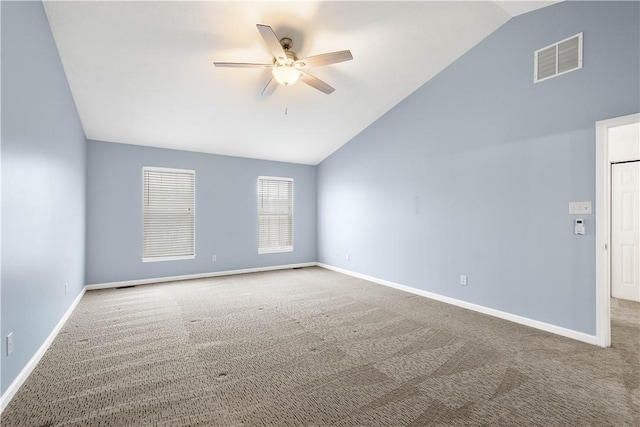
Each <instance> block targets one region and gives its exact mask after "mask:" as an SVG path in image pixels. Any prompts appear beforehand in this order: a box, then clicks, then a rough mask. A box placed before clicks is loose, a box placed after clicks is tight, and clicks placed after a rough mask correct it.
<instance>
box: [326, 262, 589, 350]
mask: <svg viewBox="0 0 640 427" xmlns="http://www.w3.org/2000/svg"><path fill="white" fill-rule="evenodd" d="M318 266H319V267H322V268H326V269H328V270H333V271H336V272H338V273H342V274H346V275H349V276H353V277H357V278H359V279H364V280H368V281H370V282H374V283H377V284H379V285H383V286H389V287H391V288H395V289H399V290H401V291H405V292H409V293H412V294H415V295H420V296H423V297H427V298H430V299H433V300H436V301H440V302H444V303H447V304H451V305H455V306H457V307H462V308H466V309H467V310H473V311H477V312H478V313H482V314H488V315H489V316H494V317H498V318H500V319H504V320H508V321H510V322H514V323H519V324H521V325H525V326H529V327H532V328H536V329H540V330H543V331H546V332H551V333H552V334H556V335H561V336H563V337H567V338H572V339H574V340H578V341H583V342H586V343H588V344H596V337H595V336H594V335H589V334H585V333H583V332H578V331H574V330H572V329H567V328H563V327H561V326H556V325H552V324H550V323H545V322H540V321H538V320H533V319H529V318H527V317H522V316H518V315H516V314H512V313H507V312H504V311H500V310H496V309H493V308H489V307H485V306H482V305H478V304H473V303H470V302H466V301H462V300H458V299H455V298H451V297H446V296H443V295H439V294H434V293H432V292H428V291H424V290H422V289H416V288H412V287H411V286H406V285H401V284H398V283H394V282H391V281H388V280H384V279H378V278H377V277H372V276H367V275H365V274H360V273H355V272H353V271H349V270H345V269H342V268H338V267H333V266H331V265H327V264H323V263H318Z"/></svg>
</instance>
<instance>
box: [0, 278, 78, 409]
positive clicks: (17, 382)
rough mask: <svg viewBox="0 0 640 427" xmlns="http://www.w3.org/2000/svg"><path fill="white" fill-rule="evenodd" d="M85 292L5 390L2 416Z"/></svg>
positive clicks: (72, 304) (2, 400)
mask: <svg viewBox="0 0 640 427" xmlns="http://www.w3.org/2000/svg"><path fill="white" fill-rule="evenodd" d="M85 290H86V287H83V288H82V290H81V291H80V293H79V294H78V296H77V297H76V299H75V300H73V302H72V303H71V306H69V308H68V309H67V311H66V312H65V313H64V315H63V316H62V318H61V319H60V321H58V324H57V325H56V326H55V328H53V330H52V331H51V333H50V334H49V336H48V337H47V339H46V340H45V341H44V342H43V343H42V345H41V346H40V348H39V349H38V351H36V352H35V354H34V355H33V356H32V357H31V359H30V360H29V362H27V364H26V365H25V366H24V368H22V371H20V373H19V374H18V376H17V377H16V378H15V379H14V380H13V382H12V383H11V384H10V385H9V387H7V389H6V390H5V392H4V394H3V395H2V396H1V397H0V414H2V411H4V409H5V408H6V407H7V405H8V404H9V402H10V401H11V399H13V396H15V394H16V392H17V391H18V390H19V389H20V387H21V386H22V384H24V382H25V381H26V379H27V378H28V377H29V375H31V372H33V369H34V368H35V367H36V365H37V364H38V362H40V359H42V356H44V353H45V352H46V351H47V349H48V348H49V346H50V345H51V343H52V342H53V340H54V339H55V338H56V337H57V336H58V333H59V332H60V330H61V329H62V327H63V326H64V324H65V323H66V322H67V320H68V319H69V317H70V316H71V313H73V311H74V310H75V309H76V306H77V305H78V303H79V302H80V300H81V299H82V297H83V296H84V293H85Z"/></svg>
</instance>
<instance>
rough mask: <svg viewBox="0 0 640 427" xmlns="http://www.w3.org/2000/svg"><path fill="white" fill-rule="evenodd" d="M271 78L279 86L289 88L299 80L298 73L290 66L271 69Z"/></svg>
mask: <svg viewBox="0 0 640 427" xmlns="http://www.w3.org/2000/svg"><path fill="white" fill-rule="evenodd" d="M273 77H274V78H275V79H276V80H277V81H278V83H280V84H281V85H285V86H289V85H292V84H294V83H295V82H297V81H298V79H299V78H300V71H299V70H298V69H296V68H294V67H291V66H281V67H275V68H274V69H273Z"/></svg>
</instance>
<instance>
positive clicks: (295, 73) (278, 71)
mask: <svg viewBox="0 0 640 427" xmlns="http://www.w3.org/2000/svg"><path fill="white" fill-rule="evenodd" d="M256 26H257V27H258V31H260V34H261V35H262V38H263V39H264V41H265V43H266V44H267V47H268V48H269V50H270V51H271V54H272V55H273V62H272V63H270V64H254V63H245V62H214V63H213V65H215V66H216V67H235V68H266V69H270V70H271V72H272V74H273V77H272V78H271V80H269V83H267V85H266V86H265V87H264V89H263V90H262V96H269V95H271V94H272V93H273V91H274V90H276V88H277V87H278V84H281V85H284V86H289V85H292V84H294V83H295V82H297V81H298V79H299V80H301V81H302V82H303V83H306V84H308V85H309V86H311V87H313V88H316V89H318V90H319V91H321V92H324V93H326V94H327V95H328V94H330V93H331V92H333V91H334V90H335V89H334V88H333V87H331V86H330V85H328V84H327V83H325V82H323V81H322V80H320V79H319V78H317V77H314V76H312V75H311V74H309V73H308V72H307V71H306V69H307V68H311V67H319V66H322V65H329V64H335V63H337V62H344V61H350V60H352V59H353V56H352V55H351V51H349V50H341V51H338V52H329V53H323V54H320V55H314V56H309V57H307V58H302V59H298V57H297V56H296V54H295V53H294V52H292V51H291V50H290V49H291V46H292V45H293V41H292V40H291V39H290V38H288V37H283V38H281V39H278V37H277V36H276V33H275V32H274V31H273V29H272V28H271V27H270V26H268V25H262V24H257V25H256Z"/></svg>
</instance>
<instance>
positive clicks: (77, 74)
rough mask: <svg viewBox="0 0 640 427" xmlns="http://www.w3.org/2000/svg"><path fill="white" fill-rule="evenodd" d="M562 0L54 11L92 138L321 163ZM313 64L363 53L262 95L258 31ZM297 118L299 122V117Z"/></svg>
mask: <svg viewBox="0 0 640 427" xmlns="http://www.w3.org/2000/svg"><path fill="white" fill-rule="evenodd" d="M550 3H554V2H504V1H499V2H492V1H473V2H436V1H414V2H393V1H390V2H378V1H375V2H363V1H341V2H337V1H332V2H318V1H306V2H266V1H263V2H242V1H233V2H214V1H209V2H206V1H205V2H181V1H174V2H158V1H124V2H120V1H83V2H60V1H47V2H45V10H46V13H47V16H48V18H49V22H50V26H51V30H52V32H53V36H54V39H55V41H56V44H57V46H58V50H59V52H60V57H61V59H62V63H63V66H64V69H65V72H66V74H67V78H68V80H69V85H70V87H71V92H72V94H73V97H74V99H75V102H76V105H77V108H78V112H79V115H80V119H81V121H82V124H83V126H84V130H85V134H86V136H87V138H89V139H95V140H101V141H111V142H117V143H125V144H137V145H146V146H154V147H164V148H173V149H181V150H188V151H198V152H205V153H215V154H223V155H231V156H241V157H249V158H258V159H267V160H278V161H285V162H294V163H303V164H312V165H313V164H317V163H319V162H321V161H322V160H323V159H325V158H326V157H327V156H329V155H330V154H331V153H333V152H334V151H335V150H337V149H338V148H339V147H341V146H342V145H343V144H345V143H346V142H348V141H349V140H350V139H351V138H353V137H354V136H355V135H357V134H358V133H359V132H361V131H362V130H363V129H365V128H366V127H367V126H369V125H370V124H371V123H372V122H374V121H375V120H377V119H378V118H379V117H380V116H382V115H383V114H384V113H385V112H387V111H388V110H389V109H391V108H392V107H393V106H394V105H396V104H397V103H399V102H400V101H402V100H403V99H404V98H405V97H406V96H408V95H409V94H410V93H412V92H413V91H415V90H416V89H417V88H419V87H420V86H421V85H423V84H424V83H425V82H427V81H428V80H429V79H431V78H432V77H433V76H435V75H436V74H438V73H439V72H440V71H442V70H443V69H444V68H445V67H447V65H449V64H450V63H451V62H453V61H455V60H456V59H457V58H458V57H460V56H461V55H462V54H464V53H465V52H466V51H468V50H469V49H470V48H472V47H473V46H474V45H476V44H477V43H478V42H480V41H481V40H482V39H484V38H485V37H486V36H487V35H489V34H490V33H492V32H493V31H495V30H496V29H497V28H499V27H500V26H501V25H503V24H504V23H505V22H506V21H508V20H509V19H510V18H511V17H512V16H515V15H518V14H520V13H525V12H528V11H530V10H533V9H536V8H539V7H544V6H547V5H549V4H550ZM258 23H260V24H266V25H270V26H271V27H272V28H273V29H274V31H275V32H276V34H277V35H278V37H290V38H291V39H292V40H293V47H292V51H295V52H296V53H297V54H298V57H306V56H311V55H316V54H320V53H325V52H331V51H336V50H343V49H350V50H351V52H352V54H353V57H354V59H353V60H352V61H349V62H343V63H339V64H333V65H329V66H325V67H318V68H313V69H311V70H310V71H311V73H312V74H313V75H315V76H316V77H318V78H320V79H322V80H324V81H326V82H327V83H329V84H330V85H332V86H333V87H334V88H335V89H336V90H335V92H333V93H332V94H330V95H326V94H324V93H321V92H319V91H317V90H315V89H313V88H311V87H310V86H307V85H305V84H303V83H301V82H299V83H296V84H295V85H293V86H291V87H288V88H286V90H285V88H284V87H279V88H278V89H277V90H276V92H275V93H274V94H273V95H271V96H270V97H261V96H260V93H261V91H262V88H263V87H264V86H265V84H266V83H267V81H268V80H269V79H270V71H269V70H265V69H240V68H216V67H214V66H213V64H212V63H213V61H230V62H231V61H232V62H262V63H268V62H270V61H271V55H270V54H269V52H268V50H267V49H266V46H265V43H264V41H263V40H262V38H261V37H260V34H259V33H258V31H257V29H256V24H258ZM285 109H286V110H287V114H286V115H285Z"/></svg>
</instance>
